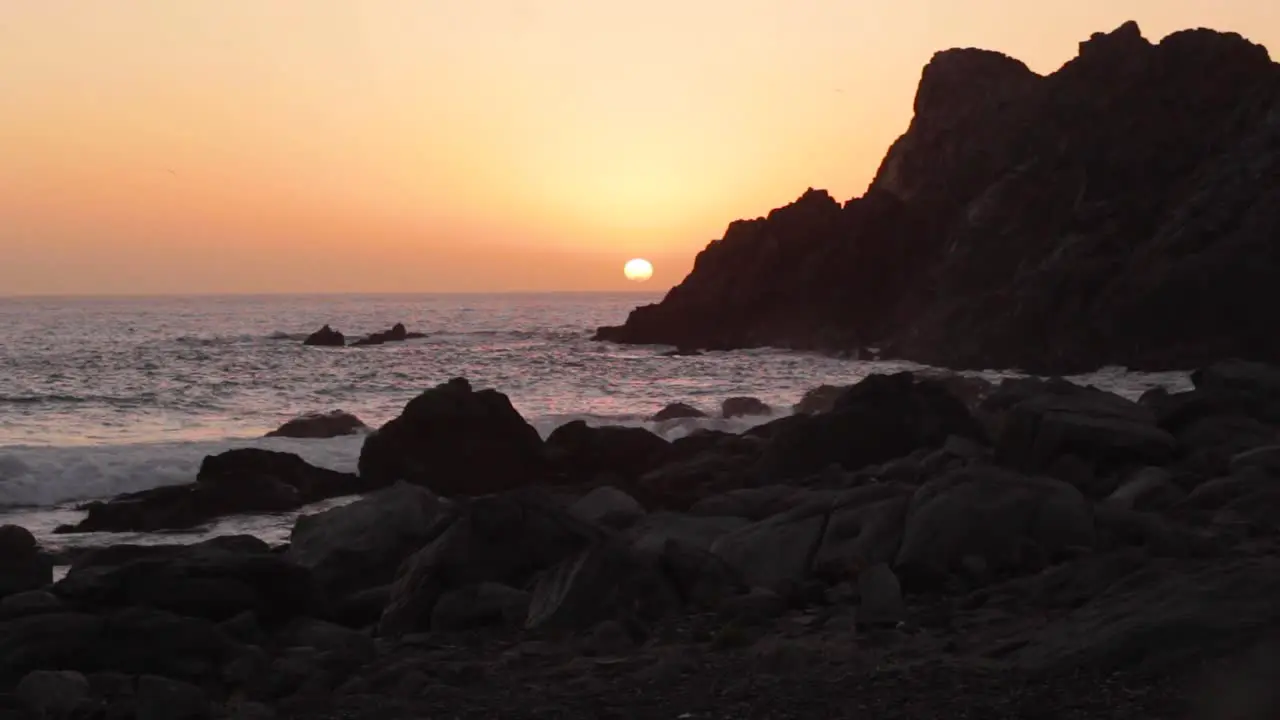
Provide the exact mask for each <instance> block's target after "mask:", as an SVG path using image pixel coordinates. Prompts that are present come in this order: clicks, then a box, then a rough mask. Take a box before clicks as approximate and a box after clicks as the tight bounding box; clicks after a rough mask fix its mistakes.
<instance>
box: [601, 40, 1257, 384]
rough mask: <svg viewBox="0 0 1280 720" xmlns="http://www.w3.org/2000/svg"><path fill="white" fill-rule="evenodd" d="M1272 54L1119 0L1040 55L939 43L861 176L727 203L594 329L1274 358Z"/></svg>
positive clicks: (1121, 358) (1015, 355) (998, 363)
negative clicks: (621, 312)
mask: <svg viewBox="0 0 1280 720" xmlns="http://www.w3.org/2000/svg"><path fill="white" fill-rule="evenodd" d="M1278 232H1280V66H1278V65H1276V64H1275V63H1273V62H1272V61H1271V60H1270V58H1269V56H1268V54H1267V51H1266V49H1265V48H1263V47H1261V46H1259V45H1255V44H1252V43H1250V42H1248V41H1246V40H1245V39H1243V38H1241V37H1240V36H1238V35H1235V34H1224V33H1217V32H1212V31H1209V30H1189V31H1185V32H1179V33H1175V34H1174V35H1171V36H1169V37H1167V38H1165V39H1164V40H1162V41H1161V42H1159V43H1154V44H1153V43H1151V42H1149V41H1148V40H1147V39H1145V38H1144V37H1143V36H1142V34H1141V32H1140V30H1139V29H1138V27H1137V25H1136V24H1134V23H1127V24H1125V25H1123V26H1121V27H1120V28H1118V29H1116V30H1115V31H1113V32H1111V33H1105V34H1104V33H1099V34H1096V35H1094V36H1093V37H1092V38H1091V39H1089V40H1087V41H1085V42H1083V43H1081V45H1080V53H1079V55H1078V56H1077V57H1076V58H1075V59H1073V60H1072V61H1070V62H1068V63H1067V64H1066V65H1065V66H1063V67H1062V68H1061V69H1059V70H1058V71H1056V72H1054V73H1052V74H1050V75H1047V76H1043V77H1042V76H1039V75H1037V74H1036V73H1034V72H1032V71H1031V70H1029V69H1028V68H1027V67H1026V66H1025V65H1023V64H1022V63H1021V62H1019V61H1017V60H1014V59H1012V58H1009V57H1007V56H1004V55H1001V54H999V53H994V52H988V51H983V50H975V49H956V50H948V51H945V52H941V53H938V54H937V55H935V56H934V58H933V60H932V61H931V62H930V63H929V64H928V66H926V67H925V69H924V72H923V74H922V77H921V82H920V85H919V88H918V90H917V94H916V100H915V116H914V118H913V120H912V122H911V125H910V127H909V128H908V129H907V132H906V133H905V134H904V135H903V136H902V137H900V138H899V139H898V140H897V141H896V142H895V143H894V144H893V146H892V147H891V148H890V149H889V152H888V154H887V155H886V157H885V159H884V161H883V162H882V164H881V166H880V169H879V172H878V173H877V176H876V178H875V180H874V182H873V183H872V184H871V186H870V188H869V189H868V191H867V193H866V194H865V195H863V196H862V197H860V198H856V199H854V200H851V201H849V202H847V203H845V204H844V205H843V206H842V205H840V204H839V203H838V202H837V201H836V200H834V199H833V198H831V196H829V195H828V194H827V193H826V192H824V191H821V190H813V189H810V190H808V191H806V192H805V193H804V194H803V195H802V196H801V197H800V198H799V199H798V200H796V201H795V202H794V203H792V204H790V205H788V206H786V207H783V208H779V209H777V210H774V211H772V212H771V213H770V214H769V215H768V216H767V217H764V218H758V219H755V220H740V221H737V222H734V223H732V224H730V226H729V228H728V230H727V231H726V232H725V235H724V237H723V238H722V239H720V240H716V241H713V242H712V243H711V244H710V245H708V247H707V248H706V249H705V250H703V252H702V253H700V254H699V256H698V259H697V261H696V263H695V265H694V269H693V271H692V272H691V273H690V274H689V276H688V277H686V278H685V280H684V281H683V282H682V283H680V285H678V286H677V287H675V288H673V289H672V290H671V291H670V293H668V295H667V297H666V298H664V299H663V301H662V302H661V303H658V304H656V305H649V306H645V307H641V308H637V309H636V310H635V311H633V312H632V313H631V315H630V316H629V317H628V318H627V321H626V323H625V324H624V325H622V326H619V327H608V328H601V329H600V330H599V332H598V334H597V338H598V339H600V340H609V341H615V342H625V343H666V344H674V345H678V346H681V347H690V348H698V347H701V348H718V349H720V348H736V347H751V346H760V345H774V346H781V347H796V348H809V349H824V350H834V349H846V348H850V347H858V346H877V345H878V346H880V347H881V348H882V349H883V350H884V352H885V353H886V354H887V355H889V356H894V357H902V358H906V359H910V360H915V361H920V362H926V363H932V364H938V365H945V366H950V367H957V368H983V367H1022V368H1025V369H1028V370H1032V371H1038V372H1072V371H1078V370H1085V369H1093V368H1096V367H1098V366H1101V365H1105V364H1125V365H1129V366H1131V367H1138V368H1151V369H1155V368H1170V367H1177V368H1181V367H1190V366H1195V365H1199V364H1204V363H1208V362H1212V361H1215V360H1219V359H1222V358H1225V357H1233V356H1234V357H1244V358H1248V359H1258V360H1267V361H1274V360H1276V359H1277V358H1280V336H1277V335H1276V334H1275V333H1274V332H1269V331H1268V330H1267V325H1268V322H1269V321H1268V316H1267V308H1270V307H1274V306H1276V305H1277V303H1278V302H1280V282H1277V280H1280V244H1277V243H1276V242H1275V238H1276V236H1277V233H1278Z"/></svg>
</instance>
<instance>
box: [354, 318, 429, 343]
mask: <svg viewBox="0 0 1280 720" xmlns="http://www.w3.org/2000/svg"><path fill="white" fill-rule="evenodd" d="M424 337H426V334H425V333H417V332H412V333H411V332H409V331H408V330H406V329H405V327H404V324H403V323H396V324H395V325H393V326H391V329H390V330H383V331H382V332H376V333H373V334H372V335H369V336H367V337H362V338H360V339H359V340H357V341H355V342H353V343H351V346H352V347H364V346H368V345H384V344H386V343H389V342H404V341H405V340H417V339H418V338H424Z"/></svg>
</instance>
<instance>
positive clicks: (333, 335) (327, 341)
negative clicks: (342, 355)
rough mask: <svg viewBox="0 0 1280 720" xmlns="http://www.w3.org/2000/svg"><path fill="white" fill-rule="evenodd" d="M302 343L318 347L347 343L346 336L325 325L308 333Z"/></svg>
mask: <svg viewBox="0 0 1280 720" xmlns="http://www.w3.org/2000/svg"><path fill="white" fill-rule="evenodd" d="M302 344H303V345H314V346H318V347H342V346H344V345H346V344H347V338H346V337H345V336H343V334H342V333H340V332H338V331H337V330H334V329H333V328H331V327H329V326H328V325H325V326H324V327H322V328H320V329H319V330H317V331H315V332H313V333H311V334H310V335H308V336H307V339H306V340H303V341H302Z"/></svg>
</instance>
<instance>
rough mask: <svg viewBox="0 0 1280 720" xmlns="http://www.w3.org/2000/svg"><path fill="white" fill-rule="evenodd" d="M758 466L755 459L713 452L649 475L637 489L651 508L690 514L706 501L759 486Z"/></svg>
mask: <svg viewBox="0 0 1280 720" xmlns="http://www.w3.org/2000/svg"><path fill="white" fill-rule="evenodd" d="M755 462H756V458H755V456H753V455H742V454H736V453H733V452H723V451H721V450H720V449H719V448H713V449H711V450H708V451H706V452H704V453H702V454H699V455H695V456H693V457H690V458H686V459H681V460H672V461H671V462H668V463H666V464H665V465H663V466H661V467H659V468H657V469H655V470H651V471H649V472H647V473H645V474H644V475H643V476H641V477H640V479H639V480H637V481H636V483H635V486H634V488H633V489H634V491H635V494H636V496H637V498H639V499H641V500H643V501H644V502H645V504H646V505H648V506H650V507H658V508H666V509H670V510H686V509H688V508H689V507H691V506H692V505H693V504H694V503H696V502H698V501H699V500H701V499H703V498H706V497H710V496H712V495H716V494H719V493H723V492H727V491H729V490H736V489H739V488H741V487H743V486H744V485H746V486H750V485H753V484H755V477H754V472H755V471H754V470H753V465H754V464H755Z"/></svg>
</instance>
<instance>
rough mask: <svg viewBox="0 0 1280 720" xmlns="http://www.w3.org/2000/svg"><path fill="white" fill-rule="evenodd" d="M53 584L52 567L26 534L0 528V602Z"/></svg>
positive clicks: (13, 528) (12, 527) (22, 530)
mask: <svg viewBox="0 0 1280 720" xmlns="http://www.w3.org/2000/svg"><path fill="white" fill-rule="evenodd" d="M51 582H53V564H52V563H51V562H50V561H49V558H48V557H46V556H45V555H43V554H42V553H41V552H40V547H39V546H38V545H37V544H36V539H35V537H34V536H33V535H32V534H31V531H30V530H27V529H26V528H23V527H18V526H17V525H0V599H3V598H5V597H6V596H8V595H14V594H17V593H21V592H26V591H28V590H37V589H39V588H42V587H44V586H46V585H48V584H49V583H51Z"/></svg>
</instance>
